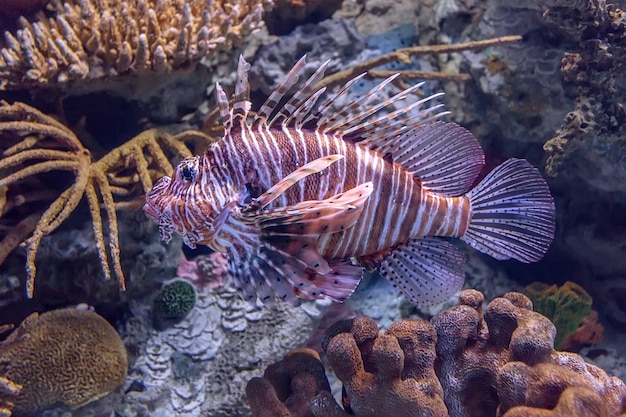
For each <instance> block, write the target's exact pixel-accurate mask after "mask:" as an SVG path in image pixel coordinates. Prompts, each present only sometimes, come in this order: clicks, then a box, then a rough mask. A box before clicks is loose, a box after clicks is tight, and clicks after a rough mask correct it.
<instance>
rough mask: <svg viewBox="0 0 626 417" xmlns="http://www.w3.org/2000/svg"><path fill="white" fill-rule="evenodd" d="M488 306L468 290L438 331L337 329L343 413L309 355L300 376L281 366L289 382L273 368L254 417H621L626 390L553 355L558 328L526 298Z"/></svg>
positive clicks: (331, 355) (252, 387) (358, 323)
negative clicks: (278, 377)
mask: <svg viewBox="0 0 626 417" xmlns="http://www.w3.org/2000/svg"><path fill="white" fill-rule="evenodd" d="M483 301H484V297H483V295H482V293H480V292H479V291H476V290H465V291H463V292H462V293H461V295H460V297H459V304H458V305H457V306H454V307H451V308H449V309H447V310H445V311H442V312H441V313H439V314H437V315H436V316H435V317H434V318H433V319H432V320H431V323H428V322H426V321H419V320H403V321H400V322H397V323H395V324H393V325H392V326H391V327H390V328H389V329H388V330H387V331H386V332H385V333H384V334H383V333H380V332H379V330H378V327H377V326H376V324H375V323H374V321H373V320H371V319H369V318H367V317H363V316H359V317H356V318H354V319H351V320H343V321H340V322H337V323H335V325H333V326H331V328H329V329H328V330H327V332H326V334H325V336H324V339H323V340H322V346H323V348H324V350H325V351H326V354H327V356H328V361H329V362H330V364H331V365H332V367H333V369H334V370H335V373H336V375H337V377H338V378H339V379H340V380H341V381H342V382H343V384H344V385H343V386H344V395H343V401H342V402H343V409H341V408H340V407H339V405H338V404H337V403H336V402H335V401H334V399H333V398H332V396H331V395H330V393H329V392H328V389H327V388H326V385H325V384H324V383H323V382H320V380H319V376H316V377H313V376H311V375H315V372H319V371H311V370H315V369H318V368H319V367H321V364H319V365H316V364H314V363H312V361H313V360H317V359H315V358H316V356H315V355H314V354H312V353H308V355H309V356H310V357H312V358H313V359H308V362H307V363H308V365H307V366H306V367H302V366H300V367H295V368H294V367H292V366H291V365H290V364H292V363H293V359H292V358H290V357H288V358H287V359H285V360H283V361H281V362H279V363H277V364H276V365H274V367H277V368H281V369H282V370H283V372H282V375H283V377H282V378H281V379H277V378H275V377H273V376H272V375H275V374H277V373H278V374H280V372H277V371H276V370H275V369H274V370H273V371H272V372H269V368H268V372H266V375H265V376H264V378H263V379H260V378H259V379H253V380H251V381H250V384H249V387H248V398H249V402H250V404H251V406H252V412H253V416H255V417H261V416H263V417H274V416H292V417H295V416H316V417H317V416H330V417H339V416H343V417H345V416H348V415H355V416H358V417H362V416H386V415H420V416H452V417H483V416H498V417H531V416H533V417H548V416H588V417H592V416H595V417H609V416H611V417H615V416H618V415H623V413H624V411H625V410H624V407H625V405H626V402H625V400H626V385H625V384H624V382H623V381H621V380H620V379H618V378H615V377H609V376H608V375H607V374H606V373H605V372H604V371H603V370H601V369H600V368H598V367H596V366H594V365H591V364H589V363H586V362H585V361H584V360H583V358H582V357H581V356H579V355H577V354H574V353H567V352H558V351H555V350H554V348H553V344H554V337H555V333H556V330H555V327H554V325H553V324H552V323H551V322H550V321H549V320H548V319H547V318H546V317H544V316H542V315H541V314H539V313H536V312H534V311H532V303H531V301H530V300H529V299H528V298H527V297H526V296H524V295H523V294H521V293H514V292H511V293H507V294H505V295H504V296H503V297H501V298H496V299H494V300H493V301H491V302H490V303H489V304H488V306H487V308H486V310H485V311H483ZM295 355H302V353H300V352H296V354H295ZM294 369H295V371H294ZM285 387H287V388H285ZM261 396H263V397H261ZM261 398H266V399H268V400H267V401H265V402H262V401H261ZM296 399H297V401H295V400H296ZM302 402H304V405H302ZM295 403H298V404H299V406H298V407H297V408H296V407H293V404H295ZM389 413H391V414H389Z"/></svg>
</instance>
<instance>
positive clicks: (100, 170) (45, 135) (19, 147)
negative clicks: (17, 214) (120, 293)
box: [0, 102, 211, 297]
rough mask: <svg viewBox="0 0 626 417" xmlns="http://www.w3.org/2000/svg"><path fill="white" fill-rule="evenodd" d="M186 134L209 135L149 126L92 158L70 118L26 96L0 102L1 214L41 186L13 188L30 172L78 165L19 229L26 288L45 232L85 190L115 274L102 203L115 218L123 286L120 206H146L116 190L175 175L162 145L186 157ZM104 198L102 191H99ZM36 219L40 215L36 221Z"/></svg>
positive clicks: (10, 243) (114, 251)
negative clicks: (62, 187)
mask: <svg viewBox="0 0 626 417" xmlns="http://www.w3.org/2000/svg"><path fill="white" fill-rule="evenodd" d="M184 141H195V142H196V144H197V142H201V143H202V144H203V145H204V146H206V144H208V143H209V142H210V141H211V139H210V138H209V137H207V136H206V135H204V134H203V133H201V132H198V131H193V130H188V131H185V132H183V133H181V134H179V135H170V134H168V133H166V132H162V131H159V130H155V129H151V130H146V131H144V132H142V133H140V134H139V135H137V136H136V137H134V138H133V139H130V140H129V141H127V142H126V143H124V144H123V145H121V146H120V147H118V148H115V149H113V150H112V151H111V152H109V153H107V154H106V155H104V156H103V157H102V158H100V159H99V160H98V161H92V157H91V154H90V152H89V150H88V149H86V148H85V147H84V146H83V144H82V143H81V142H80V140H79V139H78V137H77V136H76V135H75V134H74V132H73V131H72V130H71V129H69V128H68V127H67V126H65V125H64V124H62V123H61V122H59V121H58V120H56V119H54V118H53V117H51V116H49V115H46V114H44V113H42V112H40V111H39V110H37V109H35V108H33V107H31V106H28V105H26V104H23V103H19V102H17V103H14V104H8V103H1V105H0V152H1V153H0V172H1V173H2V174H3V176H2V178H0V191H4V192H3V193H2V194H3V195H4V199H0V218H5V217H6V215H7V213H8V212H9V211H10V209H11V208H12V207H15V206H16V205H19V204H18V203H12V201H15V200H20V201H21V202H22V203H23V202H24V201H28V200H29V196H28V194H32V193H37V192H41V191H42V187H41V186H40V185H39V186H36V188H35V190H34V191H33V190H28V191H27V193H28V194H26V195H24V194H23V193H22V192H16V193H13V195H11V187H13V186H19V185H20V184H23V183H24V182H25V181H26V180H27V179H30V178H31V177H33V176H36V175H38V174H44V173H49V172H50V171H59V170H60V171H69V172H71V173H73V175H74V177H75V179H74V183H73V184H72V185H70V186H69V187H68V188H67V189H66V190H65V191H63V192H62V193H61V195H59V196H57V197H56V199H54V201H53V202H52V203H51V204H50V205H49V206H48V207H47V209H46V210H45V211H43V213H40V214H39V213H36V214H35V215H34V216H28V217H26V219H30V221H29V223H28V225H29V227H30V230H29V227H27V228H26V231H27V232H28V233H25V231H24V230H21V229H20V230H21V232H20V233H19V236H23V235H26V236H27V235H28V234H29V233H30V232H31V231H32V235H31V237H30V238H28V239H27V240H26V245H27V262H26V270H27V285H26V292H27V295H28V296H29V297H32V296H33V292H34V280H35V275H36V267H35V257H36V254H37V249H38V247H39V243H40V242H41V238H42V237H43V236H45V235H48V234H50V233H52V232H53V231H54V230H55V229H56V228H57V227H59V225H60V224H61V223H62V222H63V221H64V220H65V219H67V218H68V216H69V215H70V214H71V213H72V212H73V211H74V209H75V208H76V207H77V206H78V203H79V202H80V201H81V199H82V198H83V196H86V197H87V202H88V203H89V211H90V212H91V217H92V222H93V230H94V234H95V237H96V245H97V248H98V255H99V257H100V263H101V264H102V269H103V271H104V274H105V276H106V277H107V278H109V277H110V275H111V273H110V268H109V260H108V256H107V253H106V244H105V239H104V231H103V222H102V216H101V213H100V210H101V205H102V206H103V208H104V210H105V212H106V215H107V217H108V220H109V232H108V237H109V242H108V245H109V250H110V254H111V260H112V263H113V270H114V272H115V274H116V276H117V278H118V280H119V283H120V287H121V288H124V286H125V284H124V273H123V271H122V267H121V262H120V257H119V253H120V249H119V243H118V231H117V215H116V210H117V209H121V208H125V207H128V206H130V207H134V206H140V204H137V203H136V202H133V201H128V199H127V200H126V201H124V202H116V201H115V200H114V198H113V196H114V195H116V196H120V197H125V198H128V197H129V196H132V192H131V191H132V189H133V186H134V185H136V184H137V185H139V186H140V187H141V190H142V191H143V192H148V191H149V190H151V189H152V184H153V179H155V178H158V177H160V176H163V175H171V173H172V172H173V170H174V168H173V167H172V164H171V163H170V160H169V158H168V156H167V155H166V154H165V152H164V150H168V151H169V152H172V153H174V154H175V156H176V157H179V158H185V157H189V156H191V155H192V152H191V151H190V149H189V148H188V147H187V146H186V145H185V143H184ZM97 190H98V191H99V193H100V195H101V197H102V202H101V201H100V199H99V197H98V191H97ZM34 219H37V220H36V221H35V220H34ZM23 222H24V220H23V219H21V221H20V223H18V224H16V225H15V226H14V227H13V228H11V229H9V232H8V233H6V234H5V235H4V236H3V240H2V241H0V264H1V263H2V262H3V261H4V259H5V258H6V256H7V255H8V254H9V253H10V252H11V251H12V250H13V249H14V247H15V246H16V245H17V244H19V243H20V242H21V240H20V239H19V238H16V236H15V233H14V231H15V230H16V229H19V228H20V227H22V229H23Z"/></svg>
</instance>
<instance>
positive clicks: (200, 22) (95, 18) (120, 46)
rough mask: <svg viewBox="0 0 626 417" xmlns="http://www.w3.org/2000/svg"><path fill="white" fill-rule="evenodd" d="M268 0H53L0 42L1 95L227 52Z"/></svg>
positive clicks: (181, 64)
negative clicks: (14, 90) (217, 52)
mask: <svg viewBox="0 0 626 417" xmlns="http://www.w3.org/2000/svg"><path fill="white" fill-rule="evenodd" d="M270 5H271V0H233V1H228V2H223V1H206V0H188V1H183V0H159V1H157V0H139V1H122V0H98V1H96V0H65V1H62V0H53V1H51V2H50V4H49V6H48V10H46V11H45V12H43V11H42V12H39V13H37V14H36V15H35V16H34V17H33V18H32V19H26V18H21V19H20V24H19V26H20V28H19V29H17V30H16V31H15V32H9V31H7V32H5V33H4V42H2V41H0V48H1V49H0V89H21V88H32V87H41V86H46V85H49V84H56V83H65V82H67V81H71V80H77V79H94V78H96V79H97V78H103V77H115V76H118V75H120V74H128V73H144V72H149V71H151V72H156V73H168V72H171V71H173V70H176V69H180V68H185V67H187V66H189V65H190V64H192V63H195V62H198V61H199V60H200V58H202V57H204V56H207V55H211V54H213V53H214V52H215V51H217V50H220V49H222V50H227V49H230V48H231V47H232V45H233V44H237V43H239V42H240V41H241V40H242V39H243V38H244V37H246V36H247V35H249V34H250V33H251V32H252V31H253V30H254V29H256V28H258V27H260V26H261V25H262V24H263V20H262V13H263V10H264V9H265V8H268V7H269V6H270Z"/></svg>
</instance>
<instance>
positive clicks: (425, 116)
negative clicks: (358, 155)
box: [343, 93, 450, 155]
mask: <svg viewBox="0 0 626 417" xmlns="http://www.w3.org/2000/svg"><path fill="white" fill-rule="evenodd" d="M443 94H444V93H437V94H433V95H430V96H428V97H425V98H423V99H421V100H418V101H416V102H414V103H411V104H410V105H408V106H406V107H403V108H400V109H398V110H395V111H393V112H391V113H389V114H388V115H386V116H380V117H378V118H377V119H374V120H371V121H367V120H366V121H364V122H363V123H361V124H358V125H355V126H352V127H350V128H347V129H345V130H344V131H343V132H344V134H345V135H356V134H358V135H359V137H362V138H364V139H363V140H362V141H359V145H360V146H364V147H367V148H370V149H374V150H377V151H378V152H380V153H381V154H383V155H384V154H385V153H387V149H386V148H387V147H389V143H390V142H392V141H389V138H392V137H397V136H400V135H401V134H403V133H404V132H406V131H407V130H409V129H410V128H411V127H415V126H416V122H415V120H419V123H420V124H424V123H427V122H430V121H433V120H436V119H439V118H441V117H442V116H445V115H447V114H450V112H449V111H447V110H444V111H441V112H438V113H435V112H436V111H437V110H438V109H441V108H442V107H444V104H443V103H440V104H435V105H434V106H429V107H426V108H424V109H422V110H420V111H419V112H418V113H411V112H412V111H413V109H414V108H416V107H419V106H421V105H422V104H425V103H427V102H428V101H431V100H433V99H435V98H437V97H440V96H443ZM431 113H434V114H431ZM402 114H404V115H405V116H404V117H401V115H402Z"/></svg>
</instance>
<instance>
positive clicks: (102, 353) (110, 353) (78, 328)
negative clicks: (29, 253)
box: [0, 308, 128, 414]
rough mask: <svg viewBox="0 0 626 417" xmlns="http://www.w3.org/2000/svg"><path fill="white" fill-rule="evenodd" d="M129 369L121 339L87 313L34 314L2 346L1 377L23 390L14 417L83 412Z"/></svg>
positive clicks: (107, 324) (83, 311) (16, 402)
mask: <svg viewBox="0 0 626 417" xmlns="http://www.w3.org/2000/svg"><path fill="white" fill-rule="evenodd" d="M127 367H128V359H127V355H126V348H125V346H124V343H123V342H122V339H121V338H120V336H119V335H118V334H117V332H116V331H115V329H114V328H113V327H112V326H111V325H110V324H109V323H108V322H107V321H106V320H105V319H103V318H102V317H100V316H99V315H98V314H96V313H94V312H91V311H88V310H79V309H75V308H65V309H60V310H54V311H50V312H47V313H44V314H41V315H37V313H34V314H32V315H31V316H29V317H27V318H26V319H25V320H24V322H22V324H21V325H20V327H18V328H17V329H16V330H15V331H14V332H13V333H11V334H10V335H9V337H8V338H7V339H6V340H5V341H4V342H2V343H1V344H0V378H6V379H8V380H10V381H12V382H13V383H15V384H19V385H21V386H22V388H21V390H20V391H19V393H18V395H17V396H16V397H15V398H14V399H13V403H14V409H13V412H14V413H15V414H21V413H32V412H35V411H37V410H41V409H44V408H46V407H50V406H52V405H54V404H58V403H60V404H64V405H66V406H69V407H72V408H78V407H81V406H83V405H85V404H87V403H89V402H91V401H94V400H96V399H98V398H100V397H102V396H104V395H106V394H108V393H109V392H111V391H113V390H115V389H116V388H117V387H119V386H120V385H121V384H122V382H123V381H124V378H125V377H126V370H127Z"/></svg>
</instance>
